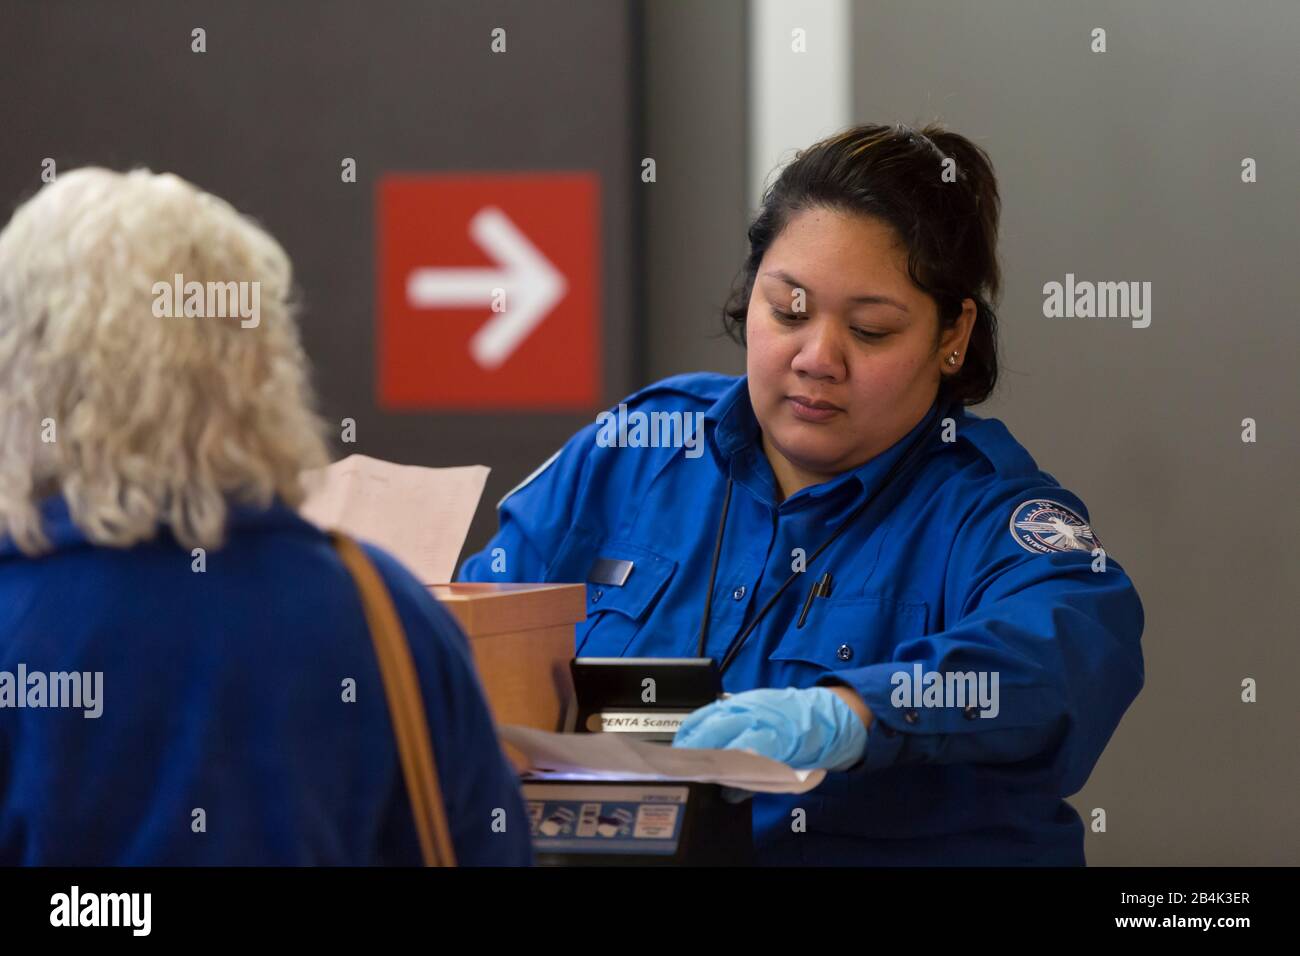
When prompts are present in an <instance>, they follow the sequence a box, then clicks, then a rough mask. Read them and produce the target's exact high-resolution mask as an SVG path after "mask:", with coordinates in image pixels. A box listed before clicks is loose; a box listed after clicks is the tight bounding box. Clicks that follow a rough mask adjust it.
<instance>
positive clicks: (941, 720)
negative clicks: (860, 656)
mask: <svg viewBox="0 0 1300 956" xmlns="http://www.w3.org/2000/svg"><path fill="white" fill-rule="evenodd" d="M909 666H910V665H908V664H900V663H898V662H896V661H886V662H884V663H880V664H871V665H868V666H867V667H857V668H852V669H850V670H842V671H836V672H835V673H833V674H827V675H825V676H824V677H822V678H820V679H819V680H818V681H817V684H818V686H821V687H830V686H834V685H836V684H839V685H842V686H845V687H851V688H853V690H854V691H856V692H857V694H858V696H860V697H861V698H862V700H863V701H864V702H865V703H866V705H867V709H868V710H870V711H871V714H872V718H873V719H872V722H871V726H870V727H869V728H868V729H867V749H866V753H865V754H864V757H863V760H862V762H860V763H858V764H855V765H854V766H853V767H852V768H850V770H849V771H848V772H850V773H855V772H866V773H870V772H872V771H875V770H881V769H883V768H885V767H892V766H895V765H897V764H900V763H917V762H924V761H925V760H926V759H927V756H929V755H933V754H935V753H936V752H937V751H938V750H939V748H940V746H941V745H942V742H943V739H944V737H945V736H946V735H947V734H949V733H953V732H958V733H969V731H970V729H971V728H970V727H969V722H970V720H971V718H972V716H975V712H974V708H971V707H968V708H966V709H965V710H961V709H954V708H923V709H918V708H915V707H897V706H895V705H894V703H893V701H892V700H891V699H890V698H891V696H892V694H893V692H894V688H895V681H894V675H895V674H897V673H898V672H899V671H900V670H902V669H903V668H906V667H909Z"/></svg>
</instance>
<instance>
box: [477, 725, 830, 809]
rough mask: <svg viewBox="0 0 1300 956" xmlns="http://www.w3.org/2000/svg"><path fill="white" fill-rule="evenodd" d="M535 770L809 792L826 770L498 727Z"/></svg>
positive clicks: (621, 738) (735, 754) (617, 738)
mask: <svg viewBox="0 0 1300 956" xmlns="http://www.w3.org/2000/svg"><path fill="white" fill-rule="evenodd" d="M497 734H498V736H500V738H501V739H502V740H503V741H505V742H506V743H508V744H510V745H511V746H513V747H515V748H517V749H518V750H520V751H521V752H522V753H523V754H524V755H525V756H526V757H527V758H528V761H529V764H530V766H531V768H532V769H533V770H535V771H545V776H546V777H547V778H549V779H560V780H672V781H677V782H683V781H690V782H696V783H717V784H721V785H723V786H726V787H736V788H738V789H741V790H753V791H756V792H758V793H804V792H806V791H808V790H811V789H813V788H814V787H816V786H817V785H818V784H820V783H821V782H822V779H823V778H824V777H825V776H826V771H825V770H795V769H794V768H793V767H788V766H786V765H785V764H783V763H781V762H780V761H778V760H770V759H768V758H767V757H760V756H758V755H757V754H751V753H745V752H744V751H741V750H695V749H691V748H689V747H671V746H669V745H668V744H666V743H665V744H661V743H652V742H650V741H645V740H628V739H627V735H626V734H553V733H549V732H547V731H545V730H536V729H534V728H532V727H519V726H516V725H506V726H504V727H498V728H497Z"/></svg>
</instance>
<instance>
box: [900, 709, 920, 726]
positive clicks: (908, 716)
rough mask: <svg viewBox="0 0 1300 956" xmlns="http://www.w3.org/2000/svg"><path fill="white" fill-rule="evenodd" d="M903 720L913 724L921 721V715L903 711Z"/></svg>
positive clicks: (912, 711) (911, 711)
mask: <svg viewBox="0 0 1300 956" xmlns="http://www.w3.org/2000/svg"><path fill="white" fill-rule="evenodd" d="M903 719H904V720H905V721H907V722H908V723H909V724H914V723H916V722H917V721H918V720H920V719H921V715H920V714H918V713H917V712H916V711H914V710H905V711H903Z"/></svg>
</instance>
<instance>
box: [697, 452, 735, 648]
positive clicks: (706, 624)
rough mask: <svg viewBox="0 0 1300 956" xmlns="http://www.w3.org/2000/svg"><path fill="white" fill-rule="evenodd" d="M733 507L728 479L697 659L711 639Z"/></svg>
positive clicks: (705, 602)
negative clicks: (721, 561)
mask: <svg viewBox="0 0 1300 956" xmlns="http://www.w3.org/2000/svg"><path fill="white" fill-rule="evenodd" d="M729 507H731V478H730V476H728V478H727V493H726V495H725V496H723V499H722V520H721V521H719V522H718V540H717V541H715V542H714V544H713V565H712V566H711V567H710V568H709V590H708V593H707V594H705V595H704V620H703V621H701V622H700V649H699V650H698V651H697V652H696V654H695V656H696V657H703V656H704V646H705V642H706V641H707V640H708V639H709V617H710V616H711V615H712V614H713V585H714V582H716V581H717V579H718V558H719V556H720V555H721V554H722V534H723V532H724V531H725V530H726V529H727V509H728V508H729Z"/></svg>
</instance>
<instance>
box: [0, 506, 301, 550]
mask: <svg viewBox="0 0 1300 956" xmlns="http://www.w3.org/2000/svg"><path fill="white" fill-rule="evenodd" d="M37 510H38V511H39V513H40V516H41V528H42V529H43V530H44V531H45V536H46V538H48V539H49V542H50V546H51V550H52V551H56V552H57V551H67V550H71V549H73V548H82V547H95V545H93V544H92V543H91V542H90V541H89V540H88V539H87V538H86V535H85V532H83V531H82V530H81V529H80V528H79V527H77V525H76V523H75V522H74V521H73V520H72V514H71V513H70V511H69V509H68V503H67V501H66V500H65V499H64V498H63V497H62V496H61V495H51V496H50V497H48V498H45V499H43V500H42V501H41V502H40V503H39V504H38V505H37ZM314 527H315V526H314V525H312V524H310V523H309V522H308V521H306V520H305V519H304V518H302V517H301V516H300V515H299V514H298V513H297V512H296V511H294V510H293V509H292V508H289V507H288V506H287V505H285V504H284V503H283V502H282V501H280V499H279V498H276V499H275V500H274V501H272V503H271V505H270V507H268V508H259V507H256V506H254V505H247V504H240V503H236V502H231V504H230V513H229V516H228V518H227V523H226V529H227V534H228V535H229V534H234V533H236V532H243V531H268V530H278V529H284V528H306V529H309V530H312V529H314ZM159 541H162V542H165V543H168V544H172V545H176V542H175V540H174V539H173V538H172V536H171V535H170V534H169V533H168V532H167V529H166V528H163V529H162V532H161V533H160V534H159V536H158V537H157V538H155V539H154V543H157V542H159ZM176 546H177V547H179V545H176ZM26 557H27V555H25V554H24V553H23V552H22V551H20V550H18V546H17V545H16V544H14V542H13V539H12V538H10V537H9V536H8V535H4V536H0V560H6V559H9V558H26Z"/></svg>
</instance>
